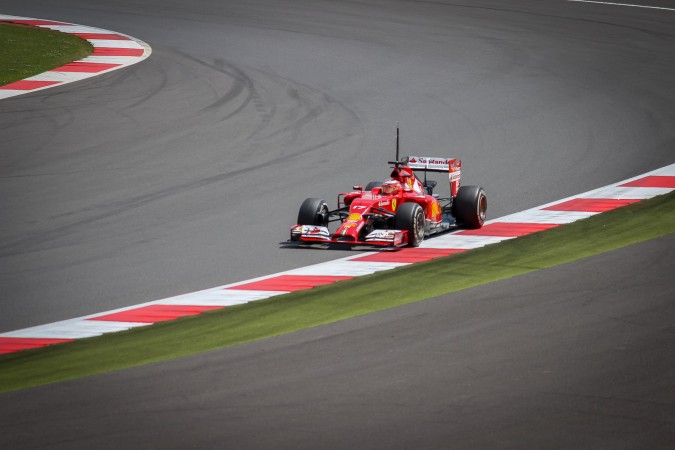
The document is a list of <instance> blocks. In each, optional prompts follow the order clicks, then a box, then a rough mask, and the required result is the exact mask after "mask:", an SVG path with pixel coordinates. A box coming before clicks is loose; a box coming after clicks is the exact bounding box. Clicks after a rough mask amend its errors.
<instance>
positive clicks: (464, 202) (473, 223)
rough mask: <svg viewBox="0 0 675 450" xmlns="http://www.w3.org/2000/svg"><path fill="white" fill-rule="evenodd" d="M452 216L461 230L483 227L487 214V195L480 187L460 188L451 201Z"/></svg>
mask: <svg viewBox="0 0 675 450" xmlns="http://www.w3.org/2000/svg"><path fill="white" fill-rule="evenodd" d="M452 208H453V210H454V216H455V219H456V220H457V223H458V224H459V225H460V226H461V227H463V228H470V229H476V228H480V227H482V226H483V223H485V216H486V212H487V195H486V194H485V190H484V189H483V188H482V187H480V186H462V187H460V188H459V191H457V196H456V197H455V200H454V201H453V206H452Z"/></svg>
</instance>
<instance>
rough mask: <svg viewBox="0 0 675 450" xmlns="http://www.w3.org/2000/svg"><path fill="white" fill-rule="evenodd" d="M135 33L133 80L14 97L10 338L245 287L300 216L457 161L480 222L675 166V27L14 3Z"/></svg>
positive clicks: (3, 263) (323, 256)
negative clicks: (480, 209) (401, 165)
mask: <svg viewBox="0 0 675 450" xmlns="http://www.w3.org/2000/svg"><path fill="white" fill-rule="evenodd" d="M2 10H3V13H5V14H14V15H24V16H31V17H39V18H48V19H53V20H61V21H69V22H75V23H81V24H85V25H90V26H96V27H101V28H105V29H110V30H114V31H118V32H121V33H125V34H129V35H132V36H135V37H138V38H140V39H142V40H144V41H146V42H148V43H149V44H150V45H151V46H152V48H153V54H152V57H151V58H150V59H149V60H147V61H145V62H143V63H142V64H138V65H136V66H133V67H131V68H128V69H125V70H122V71H117V72H115V73H111V74H107V75H104V76H101V77H96V78H93V79H90V80H87V81H83V82H80V83H76V84H72V85H68V86H63V87H59V88H55V89H51V90H48V91H43V92H37V93H33V94H27V95H25V96H22V97H17V98H12V99H7V100H4V101H2V103H0V142H2V146H1V148H0V192H1V193H2V195H0V211H2V221H1V222H0V286H2V296H1V299H0V302H1V303H0V308H1V310H2V314H0V331H12V330H15V329H19V328H24V327H27V326H32V325H40V324H44V323H48V322H53V321H56V320H61V319H69V318H72V317H77V316H82V315H87V314H92V313H97V312H100V311H105V310H110V309H114V308H118V307H124V306H129V305H134V304H138V303H142V302H145V301H151V300H155V299H159V298H165V297H170V296H174V295H178V294H182V293H186V292H193V291H196V290H200V289H205V288H210V287H214V286H219V285H223V284H226V283H229V282H236V281H241V280H245V279H249V278H253V277H256V276H261V275H267V274H270V273H275V272H279V271H283V270H288V269H291V268H295V267H300V266H304V265H308V264H311V263H316V262H320V261H325V260H329V259H336V258H338V257H340V256H342V255H343V253H342V252H326V251H307V250H297V249H287V248H283V247H282V246H280V245H279V243H280V242H282V241H285V240H286V239H288V230H289V227H290V226H291V225H293V224H294V222H295V219H296V216H297V209H298V207H299V205H300V203H301V202H302V200H304V198H306V197H310V196H317V197H324V198H326V199H327V200H329V201H330V202H331V203H332V202H333V201H334V199H335V197H336V193H337V192H339V191H342V190H349V189H351V186H352V185H353V184H365V183H367V182H368V181H370V180H377V179H383V178H385V177H386V176H387V175H388V169H387V164H386V161H387V160H389V159H391V158H392V156H393V152H394V139H393V138H394V131H393V129H394V124H395V122H396V121H400V123H401V127H402V148H403V152H404V153H418V154H426V155H428V156H447V155H455V156H458V157H460V158H461V159H462V160H463V162H464V166H463V181H464V182H465V184H481V185H483V186H484V187H485V189H486V190H487V192H488V195H489V202H490V206H489V217H492V218H495V217H499V216H501V215H504V214H507V213H512V212H517V211H520V210H523V209H526V208H529V207H533V206H537V205H540V204H543V203H546V202H550V201H554V200H557V199H559V198H564V197H567V196H570V195H574V194H577V193H580V192H584V191H587V190H590V189H593V188H597V187H599V186H603V185H606V184H608V183H611V182H615V181H617V180H621V179H624V178H628V177H630V176H634V175H636V174H640V173H644V172H646V171H649V170H652V169H656V168H658V167H661V166H664V165H667V164H671V163H672V162H673V155H674V150H673V145H674V143H675V88H674V87H673V86H674V85H675V84H674V83H673V80H675V60H674V59H673V58H672V49H673V44H674V42H675V31H674V30H675V27H673V25H674V23H675V13H672V12H668V11H657V10H646V9H637V8H627V7H608V6H604V5H595V4H580V3H570V2H566V1H558V0H548V1H543V0H538V1H502V0H500V1H486V0H481V1H473V0H472V1H464V2H461V1H455V2H442V1H438V2H411V1H363V2H339V1H333V0H331V1H317V0H311V1H310V0H305V1H301V0H294V1H290V0H268V1H260V0H249V1H245V2H240V1H176V2H166V1H162V2H159V1H155V2H152V1H144V2H136V1H115V2H109V1H105V2H104V1H90V0H87V1H74V0H64V1H59V2H57V3H55V2H52V1H48V0H44V1H36V0H25V1H23V0H22V1H21V2H16V3H14V2H9V1H5V2H3V4H2Z"/></svg>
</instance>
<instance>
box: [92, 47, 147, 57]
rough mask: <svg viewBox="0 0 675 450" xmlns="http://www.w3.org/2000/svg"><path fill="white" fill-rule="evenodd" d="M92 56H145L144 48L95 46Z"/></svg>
mask: <svg viewBox="0 0 675 450" xmlns="http://www.w3.org/2000/svg"><path fill="white" fill-rule="evenodd" d="M92 56H143V49H142V48H122V47H94V53H92Z"/></svg>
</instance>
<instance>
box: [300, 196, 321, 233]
mask: <svg viewBox="0 0 675 450" xmlns="http://www.w3.org/2000/svg"><path fill="white" fill-rule="evenodd" d="M298 225H318V226H322V227H325V226H328V204H327V203H326V202H325V201H324V200H323V199H322V198H308V199H306V200H305V201H304V202H302V205H300V211H299V212H298Z"/></svg>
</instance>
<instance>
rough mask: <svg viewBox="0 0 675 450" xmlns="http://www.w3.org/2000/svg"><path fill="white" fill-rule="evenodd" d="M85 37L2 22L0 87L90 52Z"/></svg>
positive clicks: (79, 57)
mask: <svg viewBox="0 0 675 450" xmlns="http://www.w3.org/2000/svg"><path fill="white" fill-rule="evenodd" d="M93 51H94V47H93V46H92V45H91V44H90V43H89V42H87V41H86V40H84V39H82V38H79V37H77V36H73V35H70V34H67V33H61V32H60V31H54V30H49V29H46V28H38V27H30V26H25V25H15V24H10V23H0V86H2V85H5V84H9V83H12V82H14V81H18V80H23V79H24V78H28V77H31V76H33V75H37V74H39V73H42V72H45V71H47V70H50V69H54V68H55V67H59V66H63V65H64V64H68V63H69V62H73V61H76V60H78V59H82V58H85V57H87V56H89V55H91V54H92V53H93Z"/></svg>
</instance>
